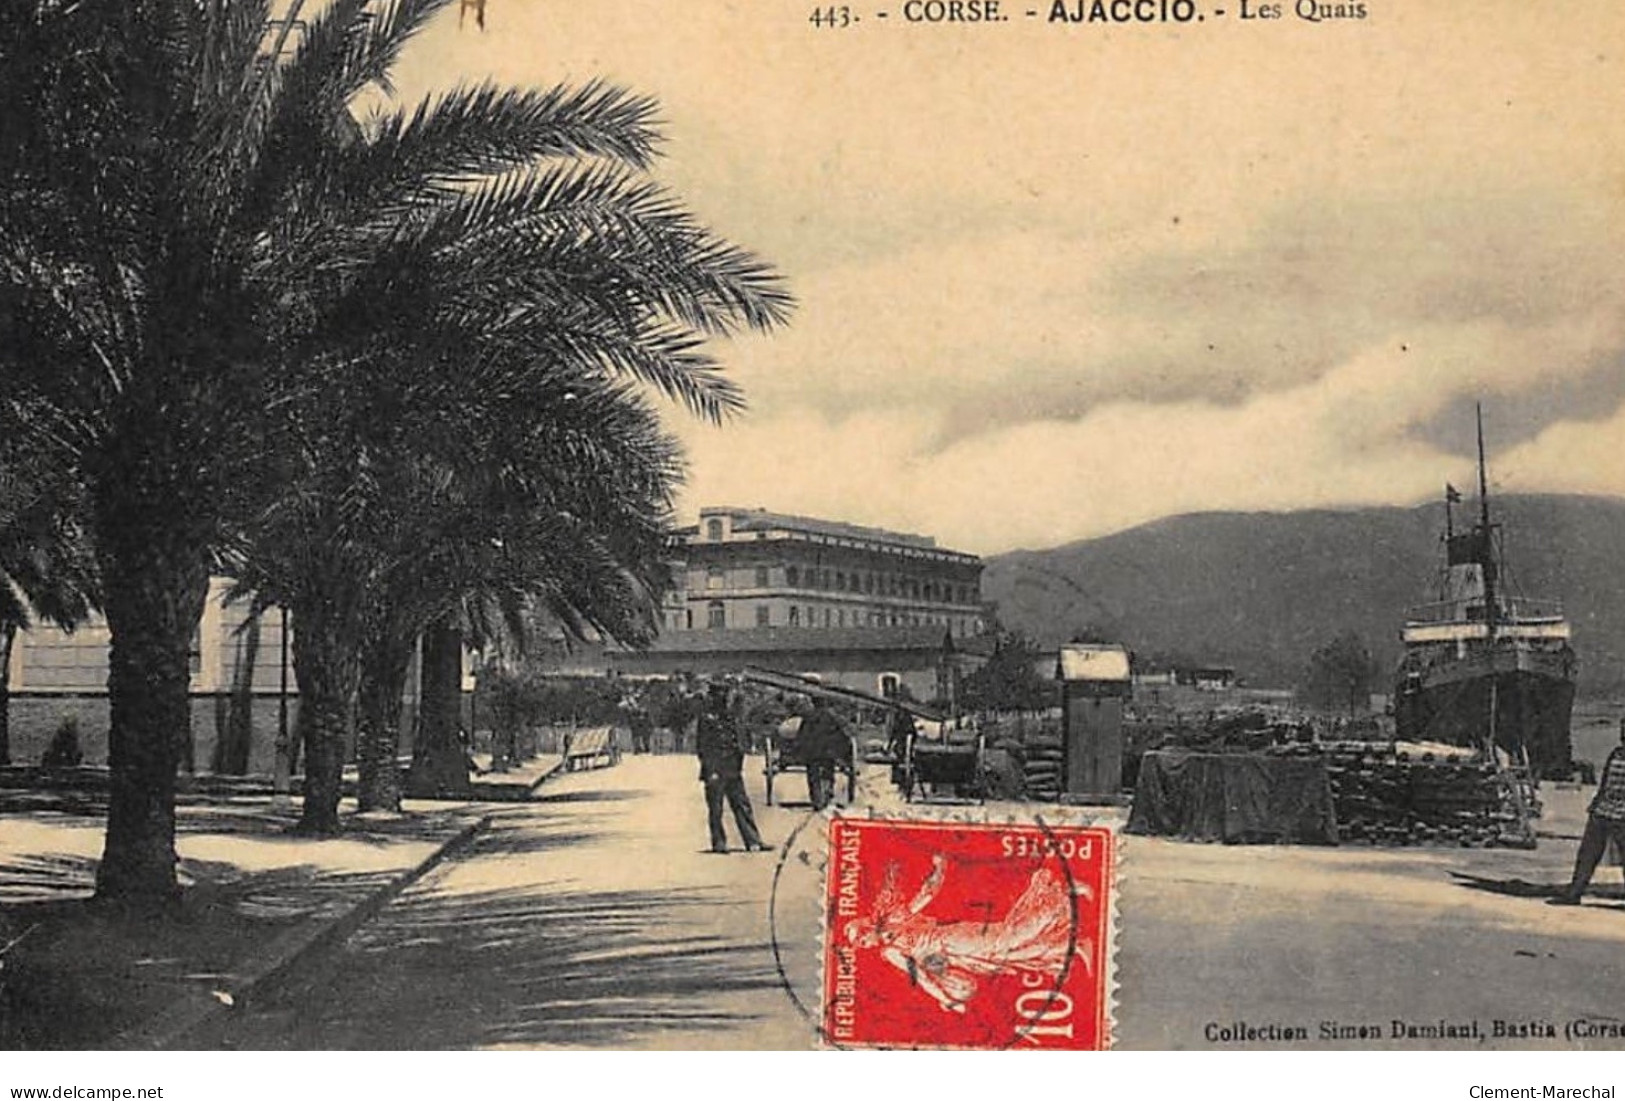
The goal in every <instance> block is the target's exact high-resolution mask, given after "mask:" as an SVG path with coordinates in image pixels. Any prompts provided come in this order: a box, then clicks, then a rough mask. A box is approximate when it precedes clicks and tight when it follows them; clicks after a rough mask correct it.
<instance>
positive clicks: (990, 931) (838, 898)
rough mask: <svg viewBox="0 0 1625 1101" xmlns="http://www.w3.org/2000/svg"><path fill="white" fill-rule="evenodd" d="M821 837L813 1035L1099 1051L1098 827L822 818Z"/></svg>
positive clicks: (892, 1043) (1102, 1021) (1107, 969)
mask: <svg viewBox="0 0 1625 1101" xmlns="http://www.w3.org/2000/svg"><path fill="white" fill-rule="evenodd" d="M828 841H829V848H828V859H827V862H826V866H825V883H824V888H825V889H824V909H823V915H824V925H823V940H822V958H821V960H820V964H821V968H822V973H821V974H822V982H821V990H822V996H821V997H820V999H819V1009H820V1027H819V1032H820V1036H821V1038H822V1040H823V1041H824V1042H825V1043H826V1044H828V1045H831V1046H836V1047H915V1048H923V1047H930V1048H976V1049H1000V1048H1060V1049H1073V1050H1098V1049H1103V1048H1106V1047H1109V1046H1110V1044H1111V1019H1110V1008H1111V1003H1110V990H1111V986H1110V982H1111V966H1110V963H1111V947H1112V927H1111V921H1112V913H1113V906H1112V903H1113V898H1112V891H1113V887H1114V874H1113V873H1114V860H1115V851H1116V850H1115V834H1114V832H1113V831H1112V830H1111V829H1109V828H1107V827H1105V826H1099V825H1088V826H1077V825H1066V824H1060V825H1049V824H1044V823H1039V822H1030V823H972V822H964V821H942V820H921V819H905V818H892V819H887V818H849V817H839V816H837V817H834V818H832V819H831V820H830V821H829V824H828Z"/></svg>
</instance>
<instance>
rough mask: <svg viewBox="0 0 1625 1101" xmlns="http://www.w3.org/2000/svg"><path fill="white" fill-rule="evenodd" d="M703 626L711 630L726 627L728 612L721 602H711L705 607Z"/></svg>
mask: <svg viewBox="0 0 1625 1101" xmlns="http://www.w3.org/2000/svg"><path fill="white" fill-rule="evenodd" d="M705 625H706V626H707V627H710V628H713V629H714V628H719V627H726V626H727V625H728V611H727V609H726V608H725V607H723V604H722V601H720V600H713V601H711V603H709V604H707V605H706V606H705Z"/></svg>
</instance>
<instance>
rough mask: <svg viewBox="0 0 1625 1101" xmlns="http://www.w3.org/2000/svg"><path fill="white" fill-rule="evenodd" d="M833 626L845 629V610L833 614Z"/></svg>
mask: <svg viewBox="0 0 1625 1101" xmlns="http://www.w3.org/2000/svg"><path fill="white" fill-rule="evenodd" d="M835 626H837V627H845V626H846V609H845V608H842V609H841V610H840V611H838V612H836V613H835Z"/></svg>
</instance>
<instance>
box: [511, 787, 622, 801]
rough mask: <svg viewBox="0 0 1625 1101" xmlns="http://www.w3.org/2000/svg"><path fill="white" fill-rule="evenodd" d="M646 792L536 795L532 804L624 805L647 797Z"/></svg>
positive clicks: (571, 792) (579, 792)
mask: <svg viewBox="0 0 1625 1101" xmlns="http://www.w3.org/2000/svg"><path fill="white" fill-rule="evenodd" d="M648 794H649V793H648V792H646V791H635V790H632V789H630V788H620V789H618V790H614V791H561V792H558V793H557V794H555V795H537V796H534V797H533V798H532V799H531V800H530V801H531V802H532V803H626V802H630V801H631V800H633V799H643V798H645V797H647V796H648Z"/></svg>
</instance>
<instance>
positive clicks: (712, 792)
mask: <svg viewBox="0 0 1625 1101" xmlns="http://www.w3.org/2000/svg"><path fill="white" fill-rule="evenodd" d="M728 695H729V694H728V686H727V685H726V684H723V683H721V682H720V681H713V682H712V684H711V685H710V687H709V689H708V690H707V691H706V696H705V706H704V709H703V710H702V711H701V712H700V716H699V725H698V727H697V729H696V730H695V737H694V749H695V752H696V753H697V754H698V755H699V758H700V779H701V780H702V781H703V782H704V783H705V809H706V813H707V815H708V820H709V823H710V827H711V851H712V852H714V853H725V852H727V851H728V835H727V833H726V832H725V831H724V830H723V828H722V803H723V800H727V802H728V806H729V807H730V808H732V810H733V815H734V825H735V826H737V827H738V828H739V840H740V842H741V843H742V844H743V845H744V847H745V849H746V850H747V851H755V852H766V851H767V846H766V845H765V844H763V843H762V835H761V834H760V833H758V832H757V830H756V815H755V814H754V813H753V812H752V811H751V806H750V796H748V795H746V794H745V776H744V765H745V748H744V741H743V736H742V731H741V730H740V727H739V722H738V720H737V719H736V717H735V716H734V713H733V708H732V706H731V705H730V700H729V698H728Z"/></svg>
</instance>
